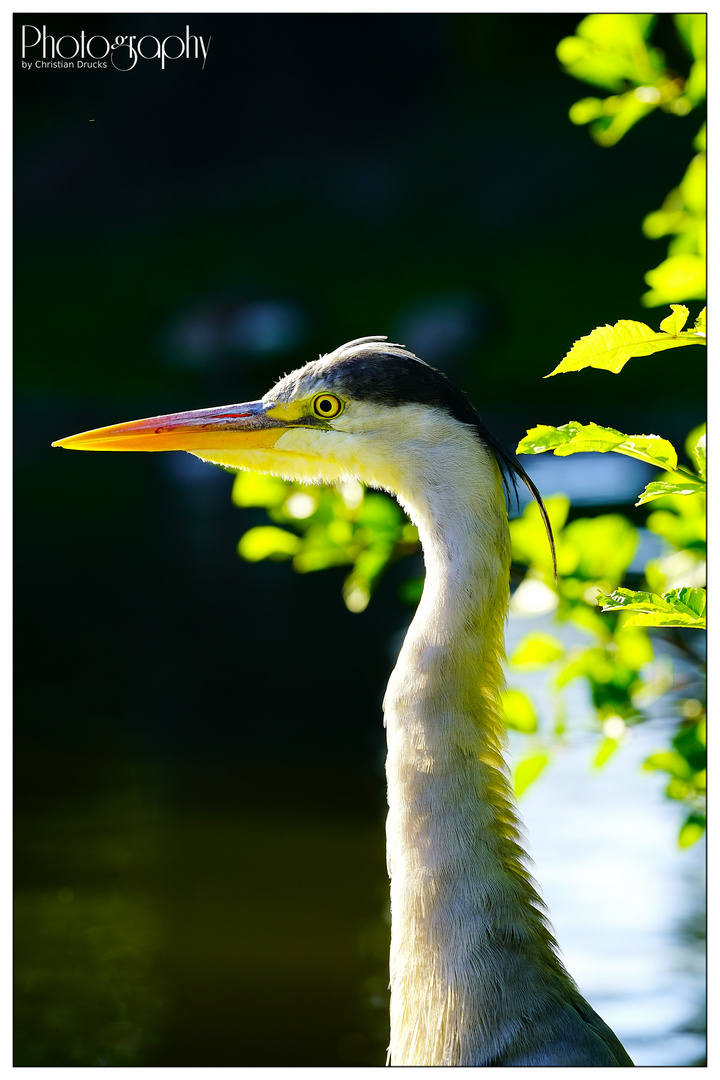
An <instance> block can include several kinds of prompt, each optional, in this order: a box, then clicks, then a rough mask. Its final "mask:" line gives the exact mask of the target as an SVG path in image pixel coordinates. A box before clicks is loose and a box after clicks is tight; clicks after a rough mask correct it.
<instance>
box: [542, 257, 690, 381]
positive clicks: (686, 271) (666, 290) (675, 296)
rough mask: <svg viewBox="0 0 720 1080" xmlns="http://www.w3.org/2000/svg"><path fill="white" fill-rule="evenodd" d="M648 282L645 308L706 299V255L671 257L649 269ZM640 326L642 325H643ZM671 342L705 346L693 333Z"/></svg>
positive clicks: (642, 297)
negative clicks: (680, 301) (679, 301)
mask: <svg viewBox="0 0 720 1080" xmlns="http://www.w3.org/2000/svg"><path fill="white" fill-rule="evenodd" d="M645 280H646V282H647V283H648V285H649V286H650V292H646V293H643V295H642V296H641V297H640V300H641V301H642V303H643V304H644V305H645V307H658V306H659V305H660V304H668V303H670V301H671V300H704V299H705V296H706V291H707V265H706V262H705V256H704V255H696V254H693V253H692V252H683V253H680V254H677V255H670V257H669V258H667V259H665V261H664V262H661V263H660V265H659V266H656V267H655V269H654V270H648V272H647V274H646V275H645ZM638 325H639V326H642V323H639V324H638ZM668 340H669V341H671V342H673V343H674V344H675V345H690V344H692V343H693V342H696V343H698V344H703V339H702V338H700V337H698V336H697V335H694V336H693V335H692V333H691V334H690V335H689V336H688V338H687V340H686V339H685V335H682V336H681V337H680V338H672V339H670V338H669V339H668ZM658 347H660V348H666V349H669V348H672V345H664V346H656V349H657V348H658ZM656 349H651V350H650V352H655V351H656ZM638 355H640V354H638ZM553 374H554V372H553Z"/></svg>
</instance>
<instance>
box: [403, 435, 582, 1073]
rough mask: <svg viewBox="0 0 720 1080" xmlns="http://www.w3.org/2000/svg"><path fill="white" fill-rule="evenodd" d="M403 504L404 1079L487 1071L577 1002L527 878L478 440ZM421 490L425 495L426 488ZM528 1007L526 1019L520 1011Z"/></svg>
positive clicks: (488, 475) (501, 593) (500, 527)
mask: <svg viewBox="0 0 720 1080" xmlns="http://www.w3.org/2000/svg"><path fill="white" fill-rule="evenodd" d="M405 475H406V476H408V475H412V476H413V478H414V481H413V484H412V489H409V488H408V487H407V486H406V485H403V488H404V489H403V490H398V491H396V494H397V495H398V498H399V500H400V502H401V503H402V504H403V505H404V506H405V508H406V509H407V511H408V513H409V514H410V516H411V517H412V519H413V520H414V521H415V523H416V524H417V526H418V529H419V532H420V538H421V541H422V545H423V552H424V557H425V564H426V570H427V575H426V583H425V590H424V593H423V597H422V600H421V603H420V606H419V608H418V611H417V614H416V616H415V619H414V620H413V623H412V625H411V627H410V630H409V631H408V634H407V637H406V639H405V643H404V645H403V647H402V650H401V652H400V656H399V658H398V662H397V666H396V668H395V670H394V672H393V674H392V676H391V679H390V683H389V685H388V691H387V695H386V698H385V722H386V727H387V741H388V757H387V779H388V803H389V807H390V810H389V815H388V823H387V846H388V865H389V870H390V873H391V876H392V883H391V905H392V947H391V955H390V986H391V1006H390V1015H391V1041H390V1048H389V1058H390V1060H391V1061H392V1064H394V1065H483V1064H489V1063H492V1062H493V1060H495V1059H497V1057H498V1056H499V1055H500V1054H502V1053H503V1052H505V1051H507V1050H508V1048H509V1047H511V1046H512V1044H513V1042H514V1041H515V1040H516V1036H517V1032H516V1028H517V1026H518V1023H519V1021H518V1017H522V1016H523V1013H524V1015H525V1018H526V1019H527V1018H528V1014H532V1013H533V1012H534V1011H535V1009H536V1003H537V1001H538V1000H539V998H540V997H544V998H547V993H548V990H547V988H548V987H554V986H556V985H557V984H558V983H559V982H561V983H563V984H565V988H566V990H567V987H568V984H569V985H570V986H573V984H572V983H571V981H570V979H569V976H568V975H567V973H566V972H565V970H564V968H563V967H562V965H561V964H560V962H559V961H558V959H557V957H556V954H555V952H554V943H553V941H552V937H551V934H550V931H549V928H548V927H547V924H546V923H545V920H544V917H543V915H542V913H541V911H540V910H539V903H540V902H539V900H538V897H537V894H536V893H535V890H534V887H533V884H532V881H531V880H530V878H529V875H528V873H527V871H526V870H525V868H524V866H523V862H522V859H523V852H522V850H521V848H520V847H519V846H518V842H517V840H518V822H517V818H516V815H515V810H514V807H513V803H512V795H511V791H510V786H509V782H508V776H507V771H506V766H505V763H504V760H503V756H502V749H503V743H504V732H503V725H502V720H501V712H500V705H499V692H500V690H501V688H502V684H503V676H502V662H503V660H504V620H505V616H506V612H507V604H508V595H509V566H510V540H509V530H508V524H507V515H506V511H505V503H504V497H503V492H502V485H501V479H500V473H499V469H498V466H497V464H496V462H495V459H494V457H493V455H492V454H491V452H490V451H487V450H485V449H484V448H483V447H482V446H481V445H480V444H479V442H478V441H477V440H476V438H475V437H474V435H471V434H470V432H468V438H467V440H466V441H465V442H464V443H463V444H462V445H461V444H459V443H458V442H457V441H456V442H455V444H454V446H453V448H452V454H451V455H450V454H449V455H448V457H447V458H446V459H445V460H442V461H440V460H439V459H437V460H435V461H432V462H427V463H426V464H425V468H422V467H420V465H419V463H417V464H416V466H415V467H414V468H413V469H412V470H409V471H408V472H406V473H405ZM415 481H416V482H415ZM521 1002H522V1003H523V1004H524V1006H525V1008H524V1009H523V1008H520V1007H519V1004H520V1003H521Z"/></svg>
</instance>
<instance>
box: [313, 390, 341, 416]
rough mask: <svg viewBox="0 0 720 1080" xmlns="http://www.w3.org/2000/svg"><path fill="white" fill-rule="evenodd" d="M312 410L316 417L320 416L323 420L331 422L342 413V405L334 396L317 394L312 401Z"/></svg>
mask: <svg viewBox="0 0 720 1080" xmlns="http://www.w3.org/2000/svg"><path fill="white" fill-rule="evenodd" d="M313 410H314V412H315V415H316V416H322V417H323V419H324V420H332V419H333V417H334V416H339V415H340V413H341V412H342V411H343V403H342V401H341V400H340V398H337V397H335V395H334V394H318V395H317V397H315V398H314V399H313Z"/></svg>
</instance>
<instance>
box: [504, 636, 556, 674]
mask: <svg viewBox="0 0 720 1080" xmlns="http://www.w3.org/2000/svg"><path fill="white" fill-rule="evenodd" d="M564 652H565V648H564V646H563V644H562V642H561V641H560V640H559V639H558V638H556V637H554V636H553V635H552V634H527V635H526V636H525V637H524V638H523V639H522V641H521V642H520V643H519V645H518V647H517V648H516V649H515V652H514V653H513V654H512V656H511V657H510V663H511V664H514V665H515V666H516V667H530V666H537V667H541V666H542V665H544V664H551V663H552V662H553V660H557V659H558V658H559V657H561V656H562V655H563V654H564Z"/></svg>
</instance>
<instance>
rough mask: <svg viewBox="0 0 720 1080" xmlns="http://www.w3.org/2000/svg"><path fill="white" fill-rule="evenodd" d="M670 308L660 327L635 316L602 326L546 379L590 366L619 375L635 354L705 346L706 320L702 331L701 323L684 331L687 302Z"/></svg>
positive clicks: (646, 354) (582, 338)
mask: <svg viewBox="0 0 720 1080" xmlns="http://www.w3.org/2000/svg"><path fill="white" fill-rule="evenodd" d="M670 307H671V309H672V312H673V314H672V315H669V316H668V317H667V318H666V319H663V322H662V324H661V329H660V330H653V329H651V327H649V326H647V325H646V324H645V323H641V322H635V321H634V320H632V319H621V320H620V321H619V322H616V323H615V325H614V326H598V327H597V328H596V329H595V330H593V332H592V333H591V334H587V335H586V336H585V337H581V338H580V339H579V340H578V341H576V342H575V344H574V345H573V347H572V349H570V352H569V353H567V355H566V356H565V358H564V359H563V360H561V362H560V363H559V364H558V366H557V367H556V368H555V369H554V371H551V372H550V374H549V375H546V376H545V378H546V379H548V378H550V375H559V374H561V373H563V372H566V371H581V370H582V369H583V368H586V367H594V368H601V369H602V370H604V371H612V372H613V374H615V375H617V374H618V372H620V371H622V369H623V367H624V366H625V364H626V363H627V362H628V360H629V359H630V358H631V357H632V356H650V354H651V353H654V352H662V351H663V350H664V349H674V348H677V347H678V346H680V345H693V344H699V345H704V344H705V343H706V337H705V334H704V322H703V329H702V330H701V329H700V328H699V327H698V326H697V325H696V327H695V329H693V330H683V329H682V327H683V326H684V325H685V322H686V321H687V318H688V315H689V311H688V309H687V308H686V307H685V306H684V304H671V305H670ZM698 322H699V320H698Z"/></svg>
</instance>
